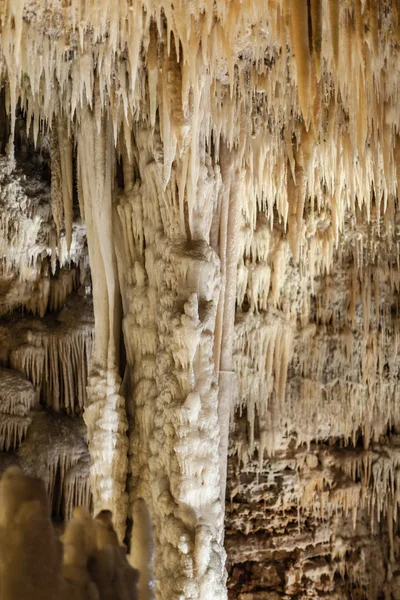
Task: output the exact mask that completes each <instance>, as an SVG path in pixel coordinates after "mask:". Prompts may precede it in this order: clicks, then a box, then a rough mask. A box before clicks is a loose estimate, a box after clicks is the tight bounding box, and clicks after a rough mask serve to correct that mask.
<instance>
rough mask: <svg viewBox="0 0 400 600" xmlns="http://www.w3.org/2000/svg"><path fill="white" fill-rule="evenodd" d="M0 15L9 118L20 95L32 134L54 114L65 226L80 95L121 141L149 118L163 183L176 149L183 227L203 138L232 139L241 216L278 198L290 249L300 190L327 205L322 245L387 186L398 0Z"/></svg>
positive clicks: (7, 6) (8, 6) (141, 4)
mask: <svg viewBox="0 0 400 600" xmlns="http://www.w3.org/2000/svg"><path fill="white" fill-rule="evenodd" d="M0 23H1V32H2V42H1V53H2V63H3V69H2V72H3V75H4V80H5V81H6V82H7V98H8V103H9V107H10V110H11V116H12V129H13V128H14V125H13V119H14V116H13V115H14V114H15V107H16V104H17V101H18V99H20V100H21V105H22V107H26V108H27V123H28V125H29V126H30V124H31V121H32V119H33V123H34V127H33V130H34V134H35V135H37V133H38V131H39V128H40V124H41V122H42V121H43V120H45V119H47V120H49V121H51V122H52V115H56V116H57V117H58V121H57V123H58V125H57V128H58V129H57V130H58V133H59V138H58V140H57V139H56V140H55V141H54V143H53V145H52V152H53V158H54V163H55V167H57V168H56V171H57V173H56V174H58V177H54V188H55V189H54V190H53V191H54V197H53V208H54V211H55V217H56V222H57V224H58V226H60V224H61V221H62V218H63V217H64V219H65V225H66V229H67V238H69V237H70V232H69V231H68V228H69V219H70V212H71V197H72V195H71V182H70V175H71V146H70V142H69V141H68V137H69V135H70V133H71V130H72V129H73V127H74V125H73V123H74V122H75V123H76V124H77V125H78V126H79V125H80V121H81V119H82V118H83V116H82V112H81V109H82V107H85V106H86V105H87V104H88V105H89V106H90V107H92V108H93V109H94V110H95V113H96V115H95V117H96V122H97V125H98V128H99V129H100V126H101V118H102V113H103V112H104V111H108V112H109V114H110V117H111V119H112V122H113V136H114V142H115V143H117V142H118V140H119V139H123V140H124V143H125V145H126V148H127V151H128V154H130V153H131V152H132V147H131V136H130V132H131V131H132V128H133V127H134V124H135V123H136V122H139V121H140V122H143V121H147V123H148V125H149V126H150V127H151V128H153V129H154V127H155V124H156V121H159V124H160V133H161V138H162V142H163V160H164V179H165V184H166V183H167V182H168V180H169V178H170V175H171V165H172V162H173V160H174V159H175V158H176V157H179V158H182V159H183V169H182V175H181V179H180V182H179V187H180V199H181V201H183V200H187V202H188V208H189V214H188V218H189V224H190V225H191V224H192V209H193V207H192V206H191V201H190V198H191V197H192V193H191V192H193V190H195V189H196V185H197V182H198V181H199V178H200V176H201V174H200V170H199V168H198V164H199V160H198V159H199V152H200V153H201V148H202V147H203V148H205V147H208V148H213V152H214V153H215V158H216V160H218V154H219V145H220V140H221V138H223V139H224V140H226V141H227V143H228V146H230V147H233V146H236V148H237V150H238V156H239V157H240V160H241V163H242V166H243V167H245V168H246V177H245V182H246V183H245V188H246V190H245V194H244V202H243V213H244V216H245V220H246V222H247V223H249V224H250V225H251V227H254V226H255V219H256V213H257V207H261V208H262V209H263V210H267V213H268V216H269V219H270V221H271V223H272V220H273V215H274V211H275V210H276V211H277V214H278V216H279V218H280V219H281V221H282V222H283V223H284V225H285V227H287V229H288V232H289V242H290V249H291V252H292V254H293V255H294V257H295V258H296V259H298V258H299V256H300V250H301V245H302V239H303V238H304V236H305V235H306V232H305V231H304V220H303V213H304V207H305V203H306V202H308V199H309V198H311V201H312V205H313V207H314V210H316V211H317V212H318V211H319V210H320V209H321V207H326V209H327V211H328V213H329V215H330V225H329V231H328V232H327V239H328V242H329V243H325V242H324V250H323V252H324V253H326V252H331V246H332V240H333V241H335V240H336V241H337V239H338V236H339V234H340V232H341V230H342V228H343V225H344V218H345V216H344V215H345V208H347V207H350V208H351V210H355V207H356V203H358V204H359V205H365V206H366V209H367V218H370V215H371V211H372V198H373V196H374V198H375V200H376V210H377V212H378V213H381V212H382V213H383V212H385V210H386V209H387V207H388V205H389V204H390V202H391V201H392V199H393V198H394V197H395V196H396V193H397V172H398V165H399V159H398V157H399V148H400V144H399V143H398V130H399V124H400V123H399V116H398V114H397V111H396V110H395V106H396V102H397V97H398V91H399V81H398V78H397V77H396V72H397V71H396V65H397V60H398V56H397V54H398V50H397V48H398V45H397V43H398V38H399V11H398V5H397V3H396V2H394V1H388V2H385V3H383V2H376V1H375V0H356V1H355V2H353V3H346V2H344V1H337V0H314V1H313V2H311V3H307V2H306V1H305V0H299V1H297V0H286V1H285V2H277V1H276V0H268V2H267V3H265V2H263V1H261V0H257V1H256V2H252V3H250V4H248V5H246V4H243V3H241V2H233V1H229V2H228V1H227V0H219V1H216V2H215V1H212V0H209V1H208V2H204V0H202V1H200V0H199V1H196V2H191V3H189V4H188V3H179V4H176V3H173V2H172V1H171V0H164V1H163V2H161V3H160V2H154V1H152V0H134V1H133V2H128V1H127V0H118V2H117V5H116V6H115V5H114V4H113V6H112V8H111V6H110V5H109V4H108V3H107V2H102V4H101V7H99V6H98V3H94V2H82V1H80V0H71V2H69V3H64V6H63V8H61V7H60V6H59V3H58V2H55V1H53V2H50V3H48V4H47V5H46V8H44V7H43V6H42V5H41V3H40V2H37V1H36V0H18V2H15V1H14V0H13V1H12V2H11V0H2V2H1V3H0ZM339 48H340V49H341V51H340V52H339ZM32 56H39V57H40V60H36V61H32V60H31V57H32ZM383 65H385V68H384V69H383V68H382V66H383ZM96 94H97V95H98V96H99V99H100V102H99V103H98V104H97V108H96V109H95V102H94V98H95V95H96ZM157 115H158V117H157ZM199 140H200V142H201V143H199ZM200 158H201V157H200ZM371 190H373V193H372V192H371ZM68 243H69V242H68ZM325 262H326V261H325Z"/></svg>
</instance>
